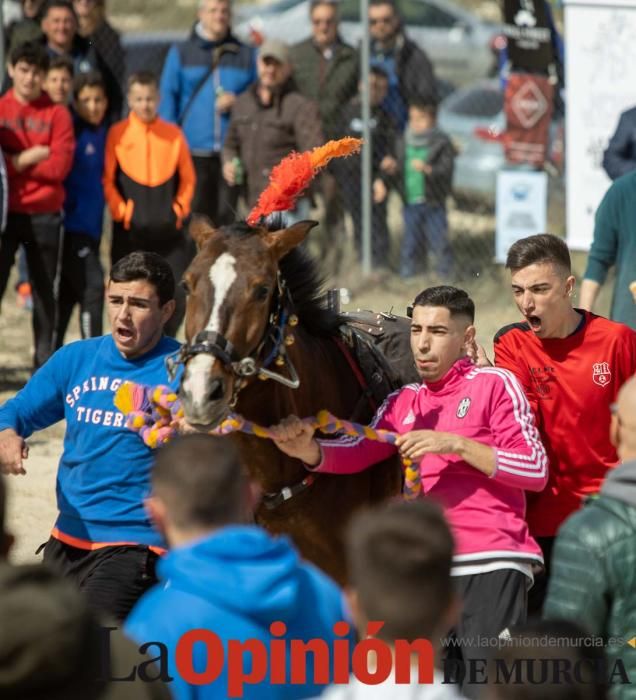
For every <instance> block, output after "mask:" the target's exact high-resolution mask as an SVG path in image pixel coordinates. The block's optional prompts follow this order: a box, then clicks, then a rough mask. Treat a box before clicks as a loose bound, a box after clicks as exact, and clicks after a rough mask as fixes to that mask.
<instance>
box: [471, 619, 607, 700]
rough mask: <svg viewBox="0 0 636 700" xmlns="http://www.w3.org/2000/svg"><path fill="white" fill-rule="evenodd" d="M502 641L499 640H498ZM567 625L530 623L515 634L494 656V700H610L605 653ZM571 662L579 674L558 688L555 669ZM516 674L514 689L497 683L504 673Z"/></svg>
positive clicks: (579, 630)
mask: <svg viewBox="0 0 636 700" xmlns="http://www.w3.org/2000/svg"><path fill="white" fill-rule="evenodd" d="M500 639H501V638H500ZM594 639H595V638H593V637H592V638H590V635H589V634H588V633H587V632H586V631H585V630H584V629H583V628H582V627H580V626H579V625H578V624H576V623H574V622H571V621H568V620H532V621H530V622H528V623H526V624H525V625H522V626H519V627H517V628H514V629H512V630H511V635H510V639H509V640H508V643H507V644H506V643H505V642H504V641H503V640H502V641H501V644H500V645H499V646H498V647H497V649H496V650H495V651H493V654H492V657H493V658H492V659H491V660H490V666H491V668H489V670H488V678H489V680H491V679H492V680H491V683H489V685H490V688H489V693H488V694H487V695H486V696H485V697H488V698H489V699H490V700H606V698H607V662H606V660H605V652H604V650H603V647H600V646H598V645H596V644H594V643H590V641H591V642H594ZM563 660H564V661H566V662H569V663H570V665H571V666H574V665H576V668H577V672H574V673H570V674H569V675H570V677H571V681H570V682H569V683H562V682H560V678H559V674H558V673H556V672H554V671H553V668H554V667H553V665H552V664H553V663H554V664H557V663H558V664H560V665H561V664H562V661H563ZM504 665H505V667H506V669H508V672H511V671H510V669H514V675H513V682H512V683H497V682H496V680H495V679H497V677H498V676H499V677H500V675H501V674H500V670H501V669H502V668H503V666H504Z"/></svg>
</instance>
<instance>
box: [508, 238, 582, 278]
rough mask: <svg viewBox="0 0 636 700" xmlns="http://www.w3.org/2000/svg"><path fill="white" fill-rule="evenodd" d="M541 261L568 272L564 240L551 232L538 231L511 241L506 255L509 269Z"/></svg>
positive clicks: (568, 255)
mask: <svg viewBox="0 0 636 700" xmlns="http://www.w3.org/2000/svg"><path fill="white" fill-rule="evenodd" d="M541 263H552V264H553V265H556V266H558V267H560V268H562V269H563V270H564V271H566V272H567V273H568V274H570V273H571V272H572V263H571V261H570V251H569V250H568V247H567V244H566V242H565V241H564V240H563V239H562V238H559V237H558V236H553V235H552V234H551V233H538V234H537V235H535V236H528V237H527V238H522V239H521V240H519V241H516V242H515V243H513V244H512V245H511V246H510V250H509V251H508V256H507V257H506V267H507V268H508V269H509V270H521V269H523V268H524V267H528V265H536V264H541Z"/></svg>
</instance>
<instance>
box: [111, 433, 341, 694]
mask: <svg viewBox="0 0 636 700" xmlns="http://www.w3.org/2000/svg"><path fill="white" fill-rule="evenodd" d="M151 484H152V496H151V498H150V499H148V501H147V508H148V510H149V512H150V514H151V517H152V519H153V521H154V523H155V526H156V527H157V528H158V529H159V530H160V531H161V532H163V533H165V536H166V539H167V540H168V544H169V545H170V547H171V549H170V551H169V552H168V554H167V555H166V556H165V557H162V559H161V561H160V562H159V564H158V570H157V571H158V576H159V579H160V581H161V583H160V584H159V585H157V586H155V587H154V588H153V589H152V590H150V591H149V592H148V593H147V594H146V595H144V596H143V598H142V599H141V600H140V601H139V602H138V604H137V605H136V606H135V608H133V610H132V612H131V614H130V616H129V617H128V619H127V620H126V626H125V628H124V631H125V632H126V634H127V635H128V636H130V637H131V638H132V639H134V640H135V641H136V642H137V643H138V645H142V644H145V643H146V642H161V643H162V644H164V645H166V647H167V664H168V668H167V669H163V670H164V671H165V670H167V672H168V673H169V675H170V676H171V677H173V678H174V680H173V681H172V683H171V690H172V693H173V695H174V698H175V700H217V699H218V700H221V699H223V700H225V699H226V698H228V697H237V695H236V694H235V692H233V691H236V690H240V691H241V692H242V694H241V695H240V697H243V698H244V700H245V699H247V700H250V699H251V700H266V699H267V700H270V699H271V700H283V699H284V700H292V699H293V698H308V697H314V696H315V695H317V694H318V693H319V692H320V691H321V690H323V689H324V685H322V686H321V685H318V684H316V683H315V682H314V668H313V660H314V654H313V653H312V652H309V653H307V654H306V655H305V658H306V659H307V661H306V663H303V662H302V659H301V661H300V663H299V664H295V663H293V662H292V661H291V658H290V657H291V656H292V655H291V654H290V648H293V647H291V641H292V640H299V641H303V642H309V641H310V640H313V642H312V643H313V644H314V645H317V646H320V647H322V648H323V651H324V652H325V653H326V654H328V661H327V664H326V666H327V673H326V675H327V678H324V679H323V680H322V683H323V684H324V683H328V682H329V678H332V677H333V676H332V674H331V672H330V669H331V667H332V664H333V661H334V641H335V640H336V639H337V636H336V634H335V633H334V629H333V627H334V624H335V623H337V622H340V621H345V622H346V621H347V620H348V618H349V615H348V613H347V612H346V611H345V607H344V596H343V594H342V592H341V591H340V589H339V588H338V586H337V585H336V584H335V583H334V582H333V581H332V580H331V579H330V578H328V577H327V576H326V575H325V574H323V573H322V572H321V571H319V570H318V569H316V568H315V567H314V566H313V565H312V564H309V563H308V562H305V561H303V560H302V559H301V558H300V557H299V555H298V553H297V552H296V550H295V549H294V547H293V546H292V544H291V542H290V541H289V540H288V539H287V538H286V537H282V536H277V537H273V536H272V535H270V534H269V533H268V532H266V531H265V530H263V529H262V528H260V527H257V526H256V525H253V524H248V523H249V522H250V520H251V519H252V517H253V516H252V513H253V509H254V504H253V503H251V502H250V501H251V500H253V496H251V492H250V486H249V483H248V481H247V479H246V477H245V475H244V473H243V469H242V466H241V463H240V461H239V458H238V454H237V452H236V450H235V448H234V447H233V445H232V442H230V441H228V439H227V438H219V437H211V436H208V435H188V436H186V437H183V438H180V439H179V440H177V441H175V442H172V443H170V444H169V445H167V446H166V447H163V448H161V450H159V451H158V452H157V456H156V459H155V464H154V466H153V470H152V475H151ZM274 622H277V623H283V625H284V629H283V628H280V627H279V630H278V631H276V627H274V628H273V630H272V628H271V627H270V626H271V625H272V623H274ZM344 626H345V629H344V630H342V631H341V633H340V635H339V641H340V643H341V644H342V643H343V642H344V643H346V642H349V643H350V642H351V637H352V634H353V633H350V634H349V636H348V637H347V629H346V628H347V626H348V622H346V624H345V625H344ZM349 629H351V628H350V627H349ZM193 630H197V631H198V632H197V633H195V634H198V635H199V636H201V635H203V636H205V637H207V638H208V642H209V643H205V642H196V643H194V645H192V648H191V651H189V644H188V642H187V637H186V641H185V642H184V641H182V642H181V645H180V648H181V652H180V657H181V663H179V662H177V658H176V657H177V646H178V643H179V640H180V639H182V638H183V636H184V635H185V634H186V633H188V632H192V631H193ZM273 632H275V633H276V636H274V634H273ZM215 637H216V639H215ZM247 640H251V642H252V646H254V647H255V648H257V649H260V652H261V654H265V655H266V657H267V658H266V659H265V661H264V665H263V666H261V665H260V664H257V663H256V662H255V661H254V659H255V657H256V653H257V652H256V653H254V655H252V654H251V653H250V652H249V651H245V652H244V653H243V654H241V652H239V651H238V650H237V646H236V645H237V644H240V643H245V642H246V641H247ZM280 640H284V642H285V649H286V651H285V654H286V656H287V659H286V663H285V656H284V655H281V654H280V653H279V654H278V655H277V658H276V659H274V658H273V656H272V654H271V653H270V647H271V643H272V642H273V641H277V643H278V644H279V645H280ZM231 646H233V647H234V654H235V656H234V657H233V658H234V659H235V660H238V661H239V662H241V665H240V668H241V669H244V673H246V674H247V673H249V670H250V667H251V668H252V670H254V671H255V673H254V678H253V679H252V681H251V682H245V683H244V684H242V687H240V688H237V687H236V684H237V676H240V675H241V673H243V671H241V673H237V668H236V666H234V667H233V668H234V673H233V672H232V669H231V668H229V666H228V651H229V649H230V647H231ZM248 646H249V645H248ZM351 646H352V645H350V648H351ZM236 654H239V657H241V656H242V658H238V659H237V657H236ZM298 655H299V656H302V653H299V654H298ZM318 656H320V653H317V654H316V658H317V657H318ZM346 656H347V653H346V651H340V653H339V659H340V661H341V662H342V663H343V664H344V665H345V666H346V662H347V658H346ZM184 657H186V659H187V662H186V663H184ZM343 657H344V658H343ZM261 658H262V656H261ZM290 664H291V665H292V666H294V667H295V668H296V673H298V672H299V670H300V669H299V666H300V667H301V668H304V669H305V671H306V679H305V680H301V679H299V678H296V679H295V682H291V681H292V680H293V679H292V678H291V674H290V668H289V666H290ZM316 665H318V664H316ZM257 666H258V668H260V671H258V670H256V667H257ZM188 667H190V668H191V669H192V670H193V671H194V674H198V680H199V681H200V682H201V683H202V684H201V685H198V684H195V683H194V682H190V683H189V682H188V680H192V679H191V678H190V679H188V678H184V677H183V674H182V673H180V670H181V671H183V670H184V669H186V670H187V669H188ZM275 679H276V680H275ZM239 680H240V679H239ZM272 681H274V682H272ZM238 684H239V685H241V684H240V682H239V683H238Z"/></svg>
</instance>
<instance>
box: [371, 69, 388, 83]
mask: <svg viewBox="0 0 636 700" xmlns="http://www.w3.org/2000/svg"><path fill="white" fill-rule="evenodd" d="M369 73H371V75H375V77H376V78H384V79H385V80H388V79H389V74H388V73H387V72H386V70H384V68H382V66H370V67H369Z"/></svg>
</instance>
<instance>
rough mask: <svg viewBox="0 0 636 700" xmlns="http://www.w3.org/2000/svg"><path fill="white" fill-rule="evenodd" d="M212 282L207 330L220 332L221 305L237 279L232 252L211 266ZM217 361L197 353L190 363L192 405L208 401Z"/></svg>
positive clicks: (186, 380)
mask: <svg viewBox="0 0 636 700" xmlns="http://www.w3.org/2000/svg"><path fill="white" fill-rule="evenodd" d="M209 276H210V282H211V283H212V291H213V294H214V303H213V304H212V311H211V312H210V318H209V319H208V323H207V326H206V327H205V330H206V331H211V332H216V333H219V332H220V329H219V326H220V323H221V307H222V306H223V302H224V301H225V297H226V296H227V293H228V291H229V290H230V287H231V286H232V285H233V284H234V280H235V279H236V258H235V257H234V256H233V255H230V253H223V254H222V255H219V257H218V258H217V259H216V260H215V262H214V264H213V265H212V266H211V267H210V272H209ZM215 362H216V358H215V357H213V356H211V355H196V357H193V358H192V359H191V360H190V362H189V363H188V369H187V371H186V373H185V377H184V381H183V385H184V387H183V388H184V389H185V390H186V391H187V392H188V393H189V394H190V397H191V400H192V407H193V408H194V409H195V410H197V409H199V410H201V409H202V408H204V407H205V404H206V403H207V394H208V391H207V389H208V381H207V380H208V376H209V374H210V372H211V370H212V367H213V366H214V363H215Z"/></svg>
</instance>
